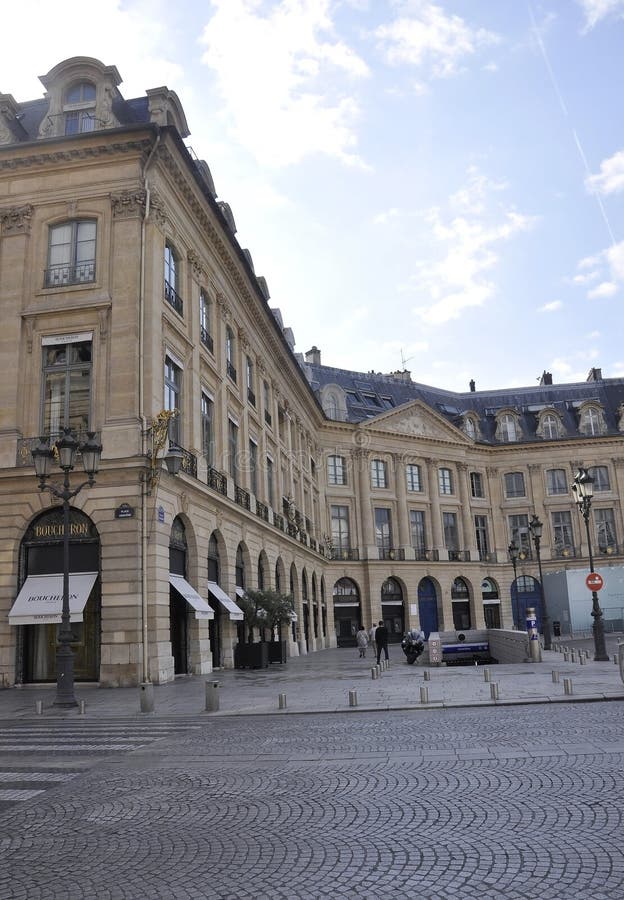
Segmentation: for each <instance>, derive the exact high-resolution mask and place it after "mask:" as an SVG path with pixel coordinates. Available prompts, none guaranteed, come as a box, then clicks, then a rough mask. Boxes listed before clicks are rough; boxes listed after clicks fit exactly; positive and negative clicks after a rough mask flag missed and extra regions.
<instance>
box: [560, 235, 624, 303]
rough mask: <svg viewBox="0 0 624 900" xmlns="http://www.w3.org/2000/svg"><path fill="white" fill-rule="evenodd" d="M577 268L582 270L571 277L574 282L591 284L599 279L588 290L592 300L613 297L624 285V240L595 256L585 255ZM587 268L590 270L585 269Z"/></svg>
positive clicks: (585, 284)
mask: <svg viewBox="0 0 624 900" xmlns="http://www.w3.org/2000/svg"><path fill="white" fill-rule="evenodd" d="M577 268H578V269H580V270H581V272H579V273H577V274H576V275H574V276H573V277H572V278H571V279H570V280H571V281H572V283H573V284H578V285H583V286H589V284H590V283H591V282H594V281H599V283H598V284H597V285H596V286H595V287H591V288H589V290H588V292H587V297H588V298H589V299H590V300H595V299H596V298H604V297H613V296H614V295H615V294H617V293H618V291H619V290H620V288H621V287H622V286H624V241H620V243H619V244H613V245H612V246H611V247H607V248H606V250H602V251H601V252H600V253H597V254H595V255H594V256H586V257H584V259H581V260H580V261H579V262H578V264H577ZM587 269H589V270H590V271H583V270H587Z"/></svg>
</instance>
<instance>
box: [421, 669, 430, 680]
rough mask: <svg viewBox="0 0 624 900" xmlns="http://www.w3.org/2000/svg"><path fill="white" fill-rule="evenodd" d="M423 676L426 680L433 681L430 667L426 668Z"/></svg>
mask: <svg viewBox="0 0 624 900" xmlns="http://www.w3.org/2000/svg"><path fill="white" fill-rule="evenodd" d="M423 678H424V680H425V681H431V672H430V671H429V669H425V670H424V672H423Z"/></svg>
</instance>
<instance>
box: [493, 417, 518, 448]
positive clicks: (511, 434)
mask: <svg viewBox="0 0 624 900" xmlns="http://www.w3.org/2000/svg"><path fill="white" fill-rule="evenodd" d="M497 437H498V439H499V441H502V442H503V443H504V444H513V443H514V441H518V440H520V437H519V428H518V422H517V419H516V417H515V416H514V415H513V414H512V413H503V414H502V415H501V416H499V418H498V426H497Z"/></svg>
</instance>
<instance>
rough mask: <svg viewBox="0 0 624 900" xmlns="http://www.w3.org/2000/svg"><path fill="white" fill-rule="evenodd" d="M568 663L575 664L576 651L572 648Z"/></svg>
mask: <svg viewBox="0 0 624 900" xmlns="http://www.w3.org/2000/svg"><path fill="white" fill-rule="evenodd" d="M570 662H576V650H575V649H574V648H572V650H570Z"/></svg>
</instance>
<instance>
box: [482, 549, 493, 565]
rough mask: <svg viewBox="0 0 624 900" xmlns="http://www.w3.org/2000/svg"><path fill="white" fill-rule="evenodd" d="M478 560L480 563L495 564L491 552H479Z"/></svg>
mask: <svg viewBox="0 0 624 900" xmlns="http://www.w3.org/2000/svg"><path fill="white" fill-rule="evenodd" d="M479 559H480V560H481V562H489V563H495V562H496V553H494V551H493V550H479Z"/></svg>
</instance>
